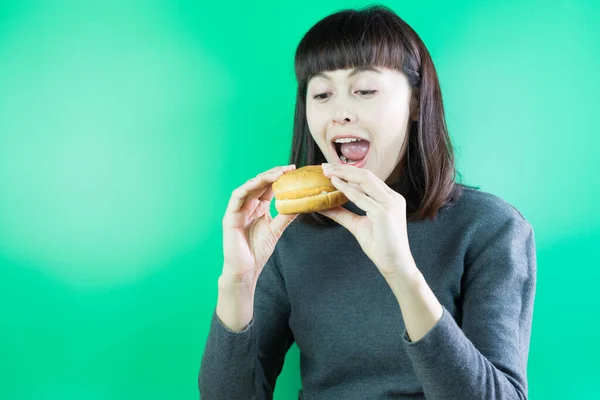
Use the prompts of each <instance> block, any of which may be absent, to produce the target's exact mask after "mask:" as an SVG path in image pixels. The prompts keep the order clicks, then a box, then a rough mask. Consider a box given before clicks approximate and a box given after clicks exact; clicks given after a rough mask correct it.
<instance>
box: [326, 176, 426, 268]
mask: <svg viewBox="0 0 600 400" xmlns="http://www.w3.org/2000/svg"><path fill="white" fill-rule="evenodd" d="M323 173H324V174H325V176H327V177H328V178H330V179H331V182H332V183H333V185H334V186H335V187H336V188H337V189H338V190H339V191H341V192H342V193H344V194H345V195H346V197H348V199H349V200H350V201H352V202H353V203H354V204H356V206H358V207H359V208H360V209H362V210H364V211H365V212H366V215H365V216H359V215H356V214H354V213H353V212H351V211H348V210H346V209H345V208H343V207H336V208H333V209H331V210H326V211H319V214H322V215H325V216H327V217H329V218H331V219H332V220H334V221H335V222H337V223H339V224H340V225H342V226H343V227H345V228H346V229H348V230H349V231H350V233H352V234H353V235H354V237H356V240H357V241H358V243H359V244H360V246H361V248H362V249H363V251H364V252H365V254H366V255H367V256H368V257H369V258H370V259H371V260H372V261H373V263H374V264H375V266H376V267H377V268H378V269H379V271H380V272H381V274H382V275H383V276H384V277H385V278H386V279H394V278H398V277H403V276H412V275H413V274H414V273H415V272H416V269H417V267H416V264H415V262H414V260H413V257H412V254H411V252H410V246H409V243H408V233H407V226H406V199H405V198H404V197H403V196H402V195H401V194H400V193H398V192H396V191H394V190H393V189H391V188H390V187H389V186H388V185H387V184H386V183H385V182H383V181H382V180H381V179H379V178H378V177H377V176H376V175H375V174H374V173H373V172H371V171H369V170H367V169H362V168H356V167H353V166H351V165H344V164H333V165H332V164H329V165H328V164H323Z"/></svg>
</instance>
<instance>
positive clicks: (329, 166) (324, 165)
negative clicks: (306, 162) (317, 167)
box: [321, 163, 331, 169]
mask: <svg viewBox="0 0 600 400" xmlns="http://www.w3.org/2000/svg"><path fill="white" fill-rule="evenodd" d="M321 166H322V167H323V169H326V168H331V164H329V163H323V164H321Z"/></svg>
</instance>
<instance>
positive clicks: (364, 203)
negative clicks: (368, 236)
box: [331, 176, 382, 214]
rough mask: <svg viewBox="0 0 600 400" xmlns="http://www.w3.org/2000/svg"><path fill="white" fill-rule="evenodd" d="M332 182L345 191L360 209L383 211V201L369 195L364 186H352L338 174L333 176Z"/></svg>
mask: <svg viewBox="0 0 600 400" xmlns="http://www.w3.org/2000/svg"><path fill="white" fill-rule="evenodd" d="M331 183H333V186H335V187H336V188H337V189H338V190H339V191H340V192H342V193H344V194H345V195H346V197H348V199H349V200H350V201H351V202H353V203H354V204H356V205H357V206H358V207H359V208H360V209H362V210H363V211H365V212H366V213H368V214H374V213H378V212H380V211H381V209H382V205H381V203H379V202H377V200H375V199H373V198H371V197H369V196H367V194H366V193H365V192H364V191H363V190H362V187H360V188H355V187H352V186H350V184H348V182H344V181H343V180H341V179H340V178H338V177H337V176H333V177H332V178H331Z"/></svg>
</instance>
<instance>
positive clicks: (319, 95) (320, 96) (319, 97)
mask: <svg viewBox="0 0 600 400" xmlns="http://www.w3.org/2000/svg"><path fill="white" fill-rule="evenodd" d="M326 94H328V93H321V94H318V95H316V96H314V97H313V99H315V100H325V97H322V96H325V95H326Z"/></svg>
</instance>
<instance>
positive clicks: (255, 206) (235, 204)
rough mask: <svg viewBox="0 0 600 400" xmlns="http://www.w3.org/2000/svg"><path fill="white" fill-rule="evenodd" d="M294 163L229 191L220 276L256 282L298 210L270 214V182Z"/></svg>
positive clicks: (293, 166) (289, 169)
mask: <svg viewBox="0 0 600 400" xmlns="http://www.w3.org/2000/svg"><path fill="white" fill-rule="evenodd" d="M295 168H296V166H295V165H288V166H284V167H275V168H273V169H270V170H268V171H266V172H263V173H261V174H259V175H257V176H256V177H255V178H253V179H250V180H249V181H247V182H246V183H244V184H243V185H242V186H240V187H238V188H237V189H235V190H234V191H233V193H232V194H231V198H230V200H229V204H228V206H227V210H226V211H225V216H224V217H223V255H224V265H223V275H222V277H223V278H226V279H228V280H229V279H231V280H233V281H239V282H242V281H244V282H251V283H253V284H256V281H257V280H258V276H259V275H260V273H261V271H262V269H263V267H264V266H265V264H266V263H267V260H268V259H269V257H270V256H271V254H273V251H274V250H275V245H276V244H277V241H278V240H279V238H280V237H281V235H282V234H283V231H284V230H285V228H287V227H288V225H289V224H290V223H291V222H292V221H293V220H294V219H295V218H296V217H297V216H298V214H292V215H283V214H278V215H277V216H276V217H275V218H273V217H272V216H271V212H270V207H271V200H272V199H273V190H272V187H271V185H272V184H273V182H275V181H276V180H277V179H278V178H279V177H280V176H281V175H283V174H284V173H286V172H289V171H292V170H294V169H295Z"/></svg>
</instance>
